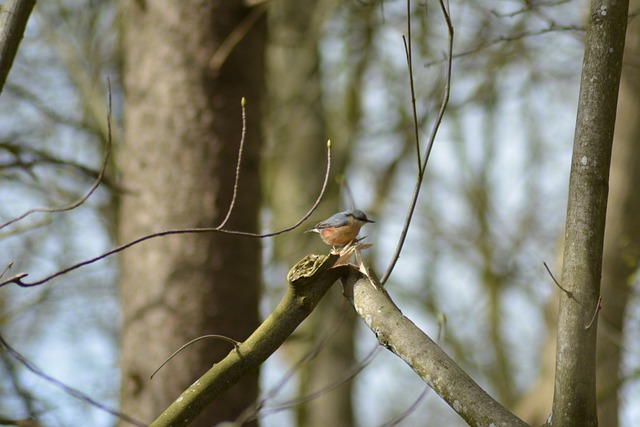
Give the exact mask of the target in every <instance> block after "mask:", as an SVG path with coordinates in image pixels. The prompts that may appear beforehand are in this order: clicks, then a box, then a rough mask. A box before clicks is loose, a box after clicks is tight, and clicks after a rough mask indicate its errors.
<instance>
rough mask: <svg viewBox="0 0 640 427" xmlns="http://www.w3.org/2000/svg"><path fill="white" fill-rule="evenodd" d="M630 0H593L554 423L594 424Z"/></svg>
mask: <svg viewBox="0 0 640 427" xmlns="http://www.w3.org/2000/svg"><path fill="white" fill-rule="evenodd" d="M628 6H629V3H628V0H621V1H619V0H594V1H592V3H591V13H590V21H589V25H588V29H587V40H586V46H585V56H584V63H583V67H582V81H581V85H580V98H579V102H578V116H577V120H576V132H575V138H574V144H573V157H572V160H571V175H570V178H569V200H568V206H567V219H566V229H565V249H564V264H563V269H562V286H563V288H564V289H566V290H567V292H565V293H563V294H562V295H561V297H560V313H559V324H558V341H557V353H556V379H555V392H554V402H553V416H552V424H553V425H558V426H563V427H565V426H597V425H598V417H597V409H596V388H595V386H596V381H595V368H596V366H595V362H596V360H595V359H596V358H595V350H596V331H597V326H596V325H597V323H596V322H593V323H591V321H592V319H593V318H594V316H596V315H597V310H598V308H599V295H600V277H601V270H602V250H603V242H604V225H605V214H606V207H607V197H608V182H609V168H610V162H611V147H612V142H613V130H614V127H615V118H616V105H617V100H618V87H619V83H620V72H621V68H622V54H623V50H624V38H625V30H626V27H627V14H628Z"/></svg>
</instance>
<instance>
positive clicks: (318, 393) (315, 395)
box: [247, 345, 382, 421]
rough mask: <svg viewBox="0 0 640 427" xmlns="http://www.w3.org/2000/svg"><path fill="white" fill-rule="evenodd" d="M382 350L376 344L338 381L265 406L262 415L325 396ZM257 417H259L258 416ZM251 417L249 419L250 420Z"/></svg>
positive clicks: (356, 373) (367, 364) (354, 374)
mask: <svg viewBox="0 0 640 427" xmlns="http://www.w3.org/2000/svg"><path fill="white" fill-rule="evenodd" d="M380 351H382V347H381V346H379V345H376V346H375V347H374V348H373V349H372V350H371V352H369V354H367V356H365V358H364V359H362V360H361V361H359V362H357V363H355V364H354V365H353V366H351V367H350V368H349V369H348V371H347V372H345V374H344V375H341V376H340V379H338V380H337V381H335V382H333V383H331V384H328V385H326V386H324V387H322V388H320V389H318V390H316V391H314V392H312V393H309V394H307V395H305V396H301V397H297V398H295V399H291V400H288V401H286V402H283V403H281V404H279V405H277V406H271V407H269V408H263V409H262V410H261V411H260V415H269V414H273V413H276V412H279V411H282V410H285V409H290V408H291V407H294V406H297V405H301V404H303V403H306V402H310V401H312V400H315V399H317V398H318V397H320V396H323V395H325V394H327V393H328V392H330V391H333V390H335V389H336V388H338V387H340V386H341V385H342V384H344V383H345V382H347V381H349V380H350V379H352V378H353V377H355V376H356V375H358V374H359V373H360V372H362V371H363V370H364V369H365V368H366V367H367V366H369V364H371V362H372V361H373V359H374V357H375V356H376V355H377V354H378V353H379V352H380ZM256 418H257V417H256ZM250 420H251V419H249V420H247V421H250Z"/></svg>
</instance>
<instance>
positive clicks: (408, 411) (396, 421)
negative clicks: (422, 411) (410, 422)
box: [380, 385, 431, 427]
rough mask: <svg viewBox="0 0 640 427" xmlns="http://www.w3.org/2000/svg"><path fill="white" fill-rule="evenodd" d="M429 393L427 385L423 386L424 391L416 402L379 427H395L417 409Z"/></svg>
mask: <svg viewBox="0 0 640 427" xmlns="http://www.w3.org/2000/svg"><path fill="white" fill-rule="evenodd" d="M429 391H431V387H429V386H428V385H427V386H425V387H424V389H423V390H422V392H421V393H420V395H419V396H418V397H417V398H416V400H415V401H414V402H413V403H412V404H411V405H410V406H409V407H408V408H407V409H405V410H404V411H402V412H401V413H400V414H398V416H396V417H395V418H393V419H391V420H389V421H387V422H385V423H384V424H381V425H380V427H393V426H397V425H398V424H400V423H401V422H402V421H404V420H405V418H407V417H408V416H409V415H411V414H412V413H413V412H414V411H415V410H416V409H418V405H420V403H422V401H423V400H424V398H425V397H427V395H428V394H429Z"/></svg>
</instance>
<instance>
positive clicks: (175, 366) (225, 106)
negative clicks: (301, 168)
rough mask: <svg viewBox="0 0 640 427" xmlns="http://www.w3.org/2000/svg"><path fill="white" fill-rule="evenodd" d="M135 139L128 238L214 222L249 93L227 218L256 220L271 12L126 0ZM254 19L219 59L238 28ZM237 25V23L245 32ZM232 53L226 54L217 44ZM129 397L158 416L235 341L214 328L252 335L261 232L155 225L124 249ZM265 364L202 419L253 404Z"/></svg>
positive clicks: (127, 160) (125, 151)
mask: <svg viewBox="0 0 640 427" xmlns="http://www.w3.org/2000/svg"><path fill="white" fill-rule="evenodd" d="M120 12H121V15H122V17H123V18H122V19H123V25H122V27H123V31H124V35H123V50H124V69H123V75H124V77H123V80H124V89H125V99H124V144H123V146H122V147H121V149H120V153H119V161H120V167H121V171H122V180H123V184H124V186H125V188H126V189H127V190H128V193H126V194H125V195H124V196H123V197H122V203H121V210H120V230H119V239H120V241H121V242H123V243H124V242H128V241H131V240H133V239H135V238H137V237H140V236H143V235H145V234H149V233H153V232H158V231H162V230H167V229H176V228H186V227H215V226H217V225H219V224H220V223H221V222H222V219H223V218H224V217H225V215H226V212H227V209H228V207H229V204H230V202H231V198H232V193H233V182H234V174H235V165H236V159H237V155H238V146H239V142H240V137H241V133H242V126H241V123H242V122H241V109H240V100H241V97H243V96H244V97H246V99H247V121H248V122H247V129H246V130H247V137H246V142H245V151H244V153H243V158H242V160H243V163H242V170H241V175H240V182H239V188H238V198H237V200H236V202H235V208H234V210H233V214H232V215H231V218H230V220H229V222H228V224H227V226H226V227H225V228H227V229H235V230H243V231H253V232H255V231H257V230H258V213H259V206H260V187H259V180H258V166H259V153H260V141H261V135H260V125H259V123H260V120H261V117H260V111H259V106H260V105H261V102H262V100H261V92H262V79H263V75H262V74H263V60H262V58H263V49H264V32H265V21H264V19H263V17H262V16H260V17H258V18H257V20H256V19H254V18H255V17H256V15H255V14H254V15H252V13H255V12H256V11H255V10H252V9H250V8H247V7H245V6H244V5H243V2H241V1H233V2H232V1H226V0H225V1H223V0H219V1H212V2H204V3H201V2H196V1H184V2H171V1H137V2H132V1H123V2H122V3H121V11H120ZM238 28H243V29H245V30H247V33H246V34H245V35H244V36H243V37H241V38H240V42H239V44H238V45H237V46H235V48H233V49H232V50H231V51H230V54H229V55H228V56H226V57H225V56H222V59H224V61H221V62H218V64H221V66H219V67H213V68H212V67H211V66H210V61H211V58H213V57H214V55H215V54H216V52H218V53H220V51H217V49H218V48H219V47H220V45H221V43H223V42H224V41H225V40H226V39H227V37H228V36H229V35H230V34H231V33H232V32H234V31H235V30H237V29H238ZM235 34H238V33H235ZM217 58H218V59H219V58H221V56H219V55H218V56H217ZM121 263H122V264H121V268H122V271H121V292H122V304H123V331H122V356H121V368H122V374H121V375H122V385H121V408H122V411H123V412H125V413H127V414H129V415H132V416H134V417H136V418H138V419H140V420H142V421H144V422H149V421H151V420H153V419H154V418H155V417H156V416H157V415H159V414H160V413H161V412H162V410H163V409H165V408H166V407H167V406H168V405H169V404H170V403H171V402H173V400H174V399H176V398H177V397H178V396H179V395H180V393H181V392H182V391H183V390H184V389H185V388H187V387H188V386H189V385H190V384H191V383H192V382H193V381H194V380H195V379H197V378H198V377H199V376H200V375H201V374H202V373H204V372H205V371H206V370H207V369H208V368H210V367H211V365H212V364H214V363H216V361H218V360H220V359H221V358H222V357H224V356H225V355H226V354H227V353H228V352H229V350H230V346H229V344H228V343H227V342H224V341H220V340H214V339H208V340H205V341H200V342H198V343H197V344H194V345H192V346H190V347H188V348H187V349H186V350H183V351H182V352H181V353H180V354H179V355H178V356H177V357H176V358H174V359H173V360H172V361H171V362H170V363H169V364H168V365H167V366H165V367H164V368H163V369H162V370H161V371H160V372H159V373H158V374H157V375H156V377H154V379H153V380H152V381H150V380H149V375H150V374H151V373H152V372H153V371H154V370H155V369H156V368H157V367H158V366H159V365H160V364H161V363H162V362H163V361H164V360H165V359H166V358H167V357H168V356H169V355H170V354H171V353H172V352H173V351H175V350H176V349H177V348H179V347H180V346H181V345H183V344H185V343H186V342H187V341H189V340H191V339H193V338H196V337H198V336H201V335H204V334H222V335H226V336H228V337H230V338H233V339H235V340H243V339H245V338H246V337H247V336H248V335H249V334H250V333H251V332H252V331H253V330H254V328H255V327H256V326H257V325H258V294H259V283H260V241H259V240H258V239H252V238H244V237H235V236H230V235H223V234H217V233H206V234H183V235H179V236H169V237H163V238H156V239H153V240H151V241H148V242H145V243H143V244H140V245H137V246H134V247H133V248H130V249H128V250H126V251H125V252H124V253H123V255H122V257H121ZM257 390H258V372H256V373H255V374H254V375H251V376H249V377H247V378H245V379H244V380H243V381H242V382H241V383H240V384H238V385H237V386H236V387H234V388H233V389H231V390H229V391H228V392H227V393H226V394H225V395H224V396H222V397H221V398H220V399H218V400H217V401H216V402H214V403H213V404H212V405H211V406H210V407H209V408H208V409H207V410H206V411H205V412H204V413H203V415H202V416H200V417H199V418H198V419H197V420H196V421H195V422H194V423H193V425H196V426H211V425H214V424H216V423H218V422H220V421H222V420H229V419H234V418H235V417H236V416H237V415H238V414H240V412H241V411H242V410H243V409H245V408H246V407H247V406H249V405H251V404H252V403H253V402H254V401H255V399H256V397H257Z"/></svg>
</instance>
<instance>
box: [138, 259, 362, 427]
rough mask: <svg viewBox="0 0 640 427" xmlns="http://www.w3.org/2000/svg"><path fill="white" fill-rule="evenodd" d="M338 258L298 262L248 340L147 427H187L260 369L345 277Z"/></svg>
mask: <svg viewBox="0 0 640 427" xmlns="http://www.w3.org/2000/svg"><path fill="white" fill-rule="evenodd" d="M337 259H338V256H337V255H328V256H327V255H322V256H319V255H308V256H307V257H305V258H303V259H302V260H301V261H299V262H298V263H297V264H296V265H295V266H294V267H293V268H292V269H291V271H289V274H288V275H287V279H288V280H289V287H288V289H287V292H286V294H285V295H284V297H283V298H282V300H281V301H280V304H278V306H277V307H276V308H275V309H274V310H273V312H271V314H270V315H269V317H267V318H266V319H265V321H264V322H262V324H261V325H260V326H259V327H258V329H256V330H255V332H254V333H253V334H251V336H250V337H249V338H247V340H246V341H244V342H242V343H241V344H239V345H238V346H237V347H236V348H235V349H233V350H231V352H230V353H229V354H228V355H227V357H225V358H224V359H223V360H221V361H220V362H218V363H216V364H215V365H213V367H212V368H211V369H210V370H209V371H208V372H206V373H205V374H204V375H203V376H202V377H200V379H198V380H197V381H196V382H195V383H193V385H192V386H191V387H189V388H188V389H187V390H185V391H184V393H182V395H181V396H180V397H179V398H178V399H176V401H175V402H173V403H172V404H171V406H169V407H168V408H167V409H166V410H165V411H164V412H163V413H162V414H161V415H160V416H159V417H158V418H157V419H156V420H155V421H153V422H152V423H151V424H150V425H149V427H168V426H173V427H178V426H187V425H189V424H190V423H191V422H192V421H193V420H194V418H195V417H196V416H197V415H198V414H200V412H202V410H203V409H204V408H205V407H206V406H207V405H208V404H209V403H211V402H212V401H213V400H215V398H216V397H217V396H218V395H220V393H222V392H224V391H225V390H227V389H229V388H231V386H233V385H234V384H235V383H236V382H238V381H239V380H240V379H242V378H243V377H244V376H245V375H246V374H247V373H248V372H251V371H253V370H255V369H258V367H259V366H260V365H261V364H262V363H263V362H264V361H265V360H267V358H268V357H269V356H271V354H273V353H274V352H275V351H276V350H277V349H278V348H280V346H281V345H282V343H284V341H285V340H286V339H287V338H288V337H289V336H290V335H291V334H292V333H293V331H294V330H295V329H296V328H297V327H298V325H300V323H302V321H303V320H304V319H306V318H307V316H308V315H309V314H311V312H312V311H313V309H314V308H315V307H316V306H317V304H318V302H320V299H321V298H322V297H323V296H324V294H325V293H326V292H327V291H328V290H329V288H330V287H331V286H332V285H333V284H334V283H335V282H336V280H338V278H339V277H340V276H342V275H344V274H345V273H346V271H347V270H346V269H348V268H349V267H347V266H339V267H333V265H334V263H335V262H336V260H337ZM332 267H333V268H332Z"/></svg>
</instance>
